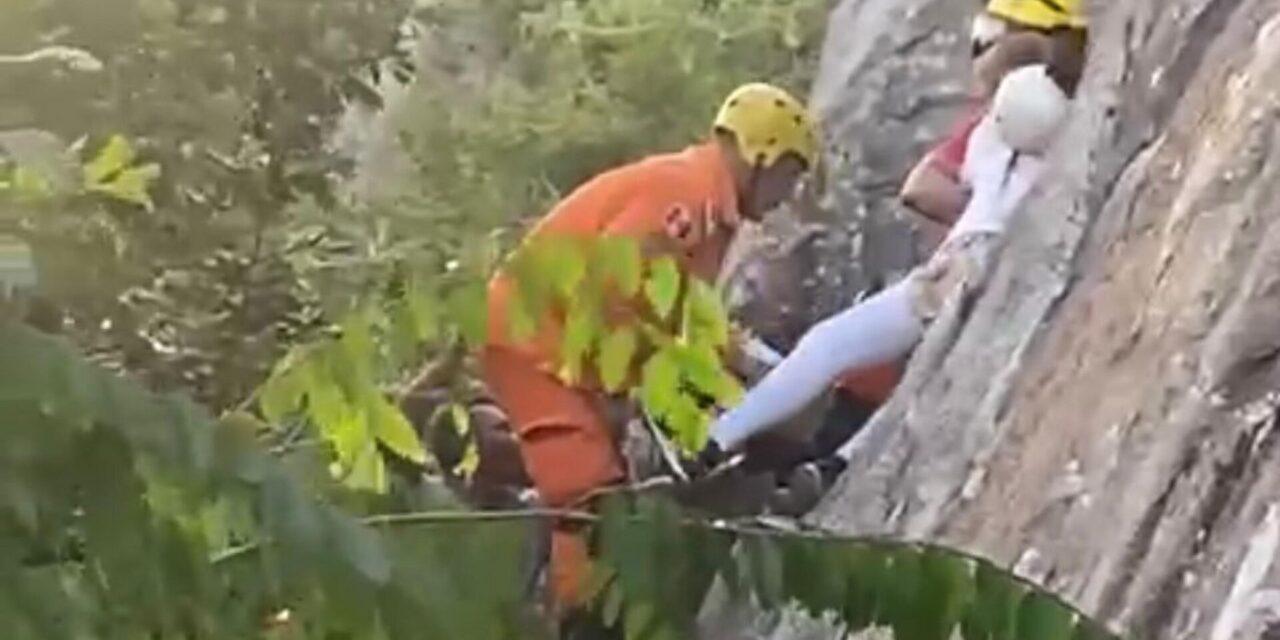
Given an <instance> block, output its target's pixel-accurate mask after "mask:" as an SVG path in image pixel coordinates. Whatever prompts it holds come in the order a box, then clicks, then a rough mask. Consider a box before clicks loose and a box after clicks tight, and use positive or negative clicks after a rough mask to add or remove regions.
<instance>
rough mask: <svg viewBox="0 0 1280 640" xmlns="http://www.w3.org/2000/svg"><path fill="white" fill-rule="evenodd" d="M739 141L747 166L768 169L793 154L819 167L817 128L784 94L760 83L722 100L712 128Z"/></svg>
mask: <svg viewBox="0 0 1280 640" xmlns="http://www.w3.org/2000/svg"><path fill="white" fill-rule="evenodd" d="M712 128H713V129H714V130H715V131H727V132H729V133H732V134H733V135H734V136H735V137H736V138H737V140H738V151H739V152H740V153H741V154H742V157H743V158H744V159H745V160H746V161H747V162H749V163H752V164H756V165H758V166H761V167H768V166H771V165H773V163H775V162H777V161H778V158H781V157H782V156H783V154H785V153H788V152H790V153H794V154H796V155H797V156H799V157H800V159H801V160H803V161H804V162H805V165H806V166H807V167H808V168H810V169H812V168H814V167H815V166H816V165H817V164H818V124H817V122H816V121H815V120H814V118H813V116H811V115H810V114H809V112H808V111H807V110H806V109H805V108H804V105H802V104H801V103H800V101H799V100H796V99H795V98H794V97H792V95H791V94H790V93H787V92H786V91H785V90H783V89H780V88H778V87H775V86H773V85H770V84H765V83H762V82H754V83H750V84H745V85H742V86H741V87H738V88H737V89H734V91H733V93H730V94H729V97H728V98H725V101H724V104H723V105H721V107H720V112H719V113H717V114H716V119H715V123H714V125H713V126H712Z"/></svg>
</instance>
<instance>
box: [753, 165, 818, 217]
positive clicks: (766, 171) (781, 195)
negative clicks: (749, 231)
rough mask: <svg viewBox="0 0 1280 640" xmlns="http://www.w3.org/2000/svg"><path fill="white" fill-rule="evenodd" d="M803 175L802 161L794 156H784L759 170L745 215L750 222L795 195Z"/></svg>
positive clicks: (803, 166)
mask: <svg viewBox="0 0 1280 640" xmlns="http://www.w3.org/2000/svg"><path fill="white" fill-rule="evenodd" d="M804 174H805V164H804V161H802V160H800V158H798V157H796V156H795V155H794V154H786V155H784V156H782V157H781V158H778V161H777V162H774V163H773V164H772V165H770V166H768V167H765V168H763V169H759V170H758V171H757V172H756V177H755V184H754V186H753V189H752V192H751V194H750V201H749V202H748V203H747V204H748V206H747V207H746V211H745V214H746V215H747V216H748V217H749V218H751V219H752V220H759V219H760V218H761V217H763V216H764V214H766V213H768V212H769V211H772V210H774V209H776V208H777V207H778V206H779V205H781V204H782V203H783V202H786V201H787V200H789V199H790V198H791V197H792V195H793V194H795V191H796V187H797V185H798V184H799V183H800V178H801V177H803V176H804Z"/></svg>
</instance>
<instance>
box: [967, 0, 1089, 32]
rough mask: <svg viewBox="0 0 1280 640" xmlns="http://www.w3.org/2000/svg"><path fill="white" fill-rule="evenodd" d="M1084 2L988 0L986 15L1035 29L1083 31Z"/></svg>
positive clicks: (1086, 19) (1061, 0) (1084, 26)
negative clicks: (1061, 28) (1063, 28)
mask: <svg viewBox="0 0 1280 640" xmlns="http://www.w3.org/2000/svg"><path fill="white" fill-rule="evenodd" d="M1083 4H1084V0H989V1H988V2H987V13H990V14H992V15H994V16H998V17H1000V18H1003V19H1005V20H1008V21H1009V22H1012V23H1014V24H1018V25H1022V26H1026V27H1032V28H1035V29H1046V30H1048V29H1057V28H1060V27H1066V28H1070V29H1084V28H1086V27H1088V24H1089V23H1088V18H1087V17H1086V16H1085V12H1084V6H1083Z"/></svg>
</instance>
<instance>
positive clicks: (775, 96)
mask: <svg viewBox="0 0 1280 640" xmlns="http://www.w3.org/2000/svg"><path fill="white" fill-rule="evenodd" d="M818 155H819V141H818V131H817V126H816V123H815V122H814V120H813V118H812V117H811V116H810V114H809V113H808V112H807V111H806V109H805V108H804V106H803V105H802V104H801V103H800V102H799V101H798V100H796V99H795V98H794V97H792V96H791V95H790V94H788V93H787V92H785V91H783V90H782V89H779V88H777V87H773V86H770V85H767V84H762V83H753V84H747V85H744V86H742V87H739V88H738V89H737V90H735V91H733V92H732V93H731V94H730V95H729V96H728V98H727V99H726V100H725V101H724V104H723V105H722V106H721V108H720V110H719V112H718V114H717V115H716V117H715V121H714V123H713V126H712V131H711V134H710V136H709V139H708V140H706V141H705V142H703V143H702V144H698V145H695V146H692V147H689V148H687V149H685V150H683V151H680V152H676V153H670V154H663V155H657V156H652V157H649V158H646V159H643V160H640V161H639V162H636V163H634V164H630V165H627V166H624V167H621V168H618V169H614V170H611V171H608V172H605V173H603V174H601V175H599V176H597V177H595V178H594V179H592V180H589V181H588V182H586V183H585V184H583V185H582V186H580V187H578V189H577V190H575V191H574V192H573V193H571V194H570V195H569V196H568V197H567V198H565V199H564V200H563V201H562V202H560V203H559V204H558V205H557V206H556V207H555V208H554V209H552V210H551V212H550V213H549V214H547V216H546V217H545V218H543V219H542V220H541V221H540V222H539V223H538V224H537V225H536V226H535V227H534V228H533V230H532V231H531V232H530V234H529V237H530V238H536V237H543V236H547V235H550V234H565V235H580V236H610V235H617V236H627V237H633V238H636V239H638V240H639V241H640V242H641V246H642V247H643V248H644V250H645V251H646V252H648V255H649V256H653V255H655V254H665V255H671V256H673V257H675V258H676V260H677V262H678V263H679V264H680V266H681V268H683V269H684V270H685V272H686V273H687V274H689V275H692V276H694V277H697V278H701V279H703V280H705V281H706V282H708V283H711V282H714V281H715V278H716V275H717V273H718V272H719V270H720V266H721V261H722V260H723V258H724V256H725V252H726V249H727V248H728V246H729V243H730V241H731V240H732V239H733V237H734V234H735V233H736V231H737V228H738V226H739V223H740V221H741V220H743V219H748V220H758V219H759V218H760V217H762V216H763V215H764V214H765V213H766V212H768V211H770V210H772V209H774V208H775V207H777V206H778V205H779V204H781V203H782V202H783V201H784V200H785V199H786V198H788V197H789V196H790V195H791V194H792V193H793V192H794V191H795V188H796V186H797V184H798V181H799V180H800V178H801V177H803V175H804V174H805V172H807V171H808V170H810V169H812V168H813V167H814V166H815V164H816V163H817V162H818ZM588 269H590V266H588ZM514 286H515V284H514V281H513V278H511V277H510V276H508V275H507V274H505V273H503V272H501V271H500V272H499V273H498V274H497V275H495V276H494V278H493V280H492V281H491V282H490V287H489V325H488V331H489V334H488V342H487V345H486V347H485V348H484V352H483V354H482V358H481V360H482V368H483V375H484V378H485V381H486V383H487V384H488V386H489V390H490V392H491V393H492V395H493V398H494V399H495V400H496V402H497V403H498V404H499V405H500V406H501V407H502V409H503V410H505V411H506V413H507V414H508V416H509V417H510V421H511V428H512V429H513V430H514V431H515V432H516V435H517V437H518V438H519V441H520V446H521V451H522V455H523V458H524V462H525V466H526V467H527V469H528V472H529V475H530V477H531V478H532V479H533V482H534V485H535V486H536V488H537V489H538V492H539V494H540V495H541V498H542V500H543V501H544V502H545V503H546V504H548V505H550V506H555V507H567V506H571V505H573V504H574V503H575V502H576V501H578V500H579V499H581V498H583V497H584V496H585V495H587V494H588V493H590V492H591V491H592V490H594V489H598V488H601V487H605V486H608V485H611V484H615V483H618V482H621V481H624V480H625V474H624V471H623V469H624V465H623V461H622V460H621V456H620V454H619V452H618V450H617V447H616V445H615V438H614V436H613V429H614V426H611V425H610V424H608V421H607V420H606V419H605V417H604V415H603V413H602V405H601V402H600V400H601V399H602V394H601V392H600V391H598V390H597V389H595V388H593V385H591V384H590V383H585V382H584V383H580V384H579V385H577V386H571V385H569V384H566V383H565V382H563V381H562V380H561V379H560V378H559V377H557V376H556V375H555V371H556V370H557V363H556V362H554V359H555V356H556V354H557V353H558V349H557V345H556V343H555V336H557V335H558V331H557V327H556V326H555V324H554V322H551V321H549V319H547V318H543V319H541V320H542V322H543V324H542V325H541V326H543V327H544V329H545V328H546V327H548V325H550V327H549V330H544V331H542V332H540V334H539V335H538V336H537V337H535V338H533V339H530V340H526V341H521V340H518V339H516V338H514V337H513V335H512V331H511V329H510V327H509V318H510V312H509V306H510V304H512V297H513V295H514V290H513V287H514ZM587 566H588V561H587V549H586V544H585V541H584V540H583V539H582V538H581V537H580V536H579V535H577V534H576V533H574V532H573V531H571V530H569V528H568V527H567V526H564V525H558V526H557V528H556V530H555V531H554V533H553V536H552V564H551V573H552V587H553V593H554V596H555V598H556V601H557V605H558V606H560V607H561V608H565V607H573V606H574V605H576V604H577V603H576V602H575V595H576V594H577V592H578V588H579V586H580V584H581V581H582V579H583V578H584V577H585V576H584V572H585V569H586V567H587Z"/></svg>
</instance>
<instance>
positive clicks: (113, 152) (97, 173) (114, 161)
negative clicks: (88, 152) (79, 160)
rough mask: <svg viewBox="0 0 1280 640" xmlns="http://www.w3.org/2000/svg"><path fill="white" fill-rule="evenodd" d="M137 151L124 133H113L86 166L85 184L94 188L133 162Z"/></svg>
mask: <svg viewBox="0 0 1280 640" xmlns="http://www.w3.org/2000/svg"><path fill="white" fill-rule="evenodd" d="M136 157H137V152H135V151H134V150H133V145H131V144H129V141H128V140H127V139H125V137H124V136H122V135H119V134H117V135H113V136H111V138H110V139H108V140H107V143H106V144H105V145H103V146H102V148H101V149H99V150H98V153H97V155H95V156H94V157H93V159H92V160H90V161H89V162H88V164H86V165H85V166H84V181H85V186H86V187H88V188H90V189H92V188H94V187H96V186H98V185H100V184H102V182H103V181H104V180H106V179H107V178H109V177H111V176H112V175H113V174H115V173H117V172H119V171H121V170H123V169H124V168H125V167H127V166H129V165H130V164H133V161H134V158H136Z"/></svg>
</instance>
